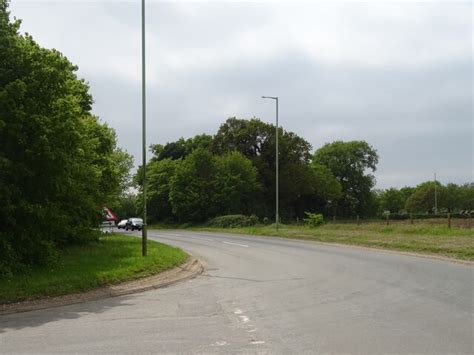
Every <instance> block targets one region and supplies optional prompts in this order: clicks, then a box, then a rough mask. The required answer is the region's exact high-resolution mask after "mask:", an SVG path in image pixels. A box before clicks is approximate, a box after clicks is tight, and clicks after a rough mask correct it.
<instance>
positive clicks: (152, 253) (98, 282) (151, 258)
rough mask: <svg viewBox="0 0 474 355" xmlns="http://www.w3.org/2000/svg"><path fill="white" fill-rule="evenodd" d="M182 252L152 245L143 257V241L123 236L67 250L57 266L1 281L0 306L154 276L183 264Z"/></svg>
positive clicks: (150, 242) (158, 244)
mask: <svg viewBox="0 0 474 355" xmlns="http://www.w3.org/2000/svg"><path fill="white" fill-rule="evenodd" d="M187 258H188V255H187V254H186V253H185V252H184V251H182V250H181V249H178V248H174V247H171V246H168V245H165V244H161V243H157V242H153V241H149V242H148V256H147V257H145V258H144V257H142V256H141V240H140V239H138V238H132V237H126V236H122V235H117V234H113V235H109V236H104V237H101V238H100V240H99V242H98V243H97V244H91V245H88V246H82V247H73V248H69V249H67V250H64V251H63V253H62V255H61V257H60V259H59V260H58V262H57V263H55V264H54V265H53V266H50V267H48V268H39V269H36V270H32V271H30V272H29V273H27V274H22V275H15V276H13V277H11V278H8V279H0V304H1V303H11V302H18V301H24V300H32V299H37V298H44V297H49V296H58V295H64V294H69V293H74V292H79V291H85V290H89V289H93V288H97V287H100V286H105V285H112V284H116V283H119V282H122V281H126V280H132V279H136V278H140V277H145V276H150V275H154V274H156V273H159V272H161V271H164V270H166V269H170V268H172V267H174V266H176V265H178V264H181V263H183V262H184V261H186V259H187Z"/></svg>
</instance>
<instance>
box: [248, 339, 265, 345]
mask: <svg viewBox="0 0 474 355" xmlns="http://www.w3.org/2000/svg"><path fill="white" fill-rule="evenodd" d="M250 344H253V345H257V344H265V342H264V341H263V340H254V341H251V342H250Z"/></svg>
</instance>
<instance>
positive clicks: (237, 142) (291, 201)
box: [211, 117, 313, 217]
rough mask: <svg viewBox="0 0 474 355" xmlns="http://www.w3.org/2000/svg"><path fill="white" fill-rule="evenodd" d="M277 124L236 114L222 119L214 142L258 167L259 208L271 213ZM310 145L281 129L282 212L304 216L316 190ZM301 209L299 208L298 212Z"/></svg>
mask: <svg viewBox="0 0 474 355" xmlns="http://www.w3.org/2000/svg"><path fill="white" fill-rule="evenodd" d="M275 131H276V129H275V126H274V125H271V124H268V123H265V122H262V121H260V120H258V119H251V120H242V119H237V118H235V117H233V118H229V119H227V121H226V122H225V123H223V124H222V125H221V126H220V128H219V130H218V132H217V134H216V135H215V136H214V139H213V141H212V144H211V149H212V151H213V152H214V153H216V154H219V155H221V154H224V153H226V152H229V151H235V150H236V151H238V152H240V153H242V154H243V155H244V156H245V157H247V158H248V159H250V160H251V161H252V163H253V165H254V166H255V167H256V168H257V172H258V175H257V179H258V183H259V185H260V186H262V191H261V197H260V198H259V201H260V203H259V206H258V211H259V214H260V215H272V214H273V213H274V206H275V184H276V179H275V164H276V159H275V143H276V139H275V138H276V137H275ZM310 149H311V145H310V144H309V143H308V142H307V141H305V140H304V139H303V138H301V137H299V136H297V135H296V134H294V133H292V132H286V131H284V130H283V129H281V128H280V129H279V168H280V169H279V170H280V174H279V191H280V212H281V213H280V214H281V215H282V216H288V217H289V216H294V215H295V214H296V213H299V214H300V215H301V216H303V207H301V204H303V203H304V199H305V198H306V197H307V196H308V194H310V193H311V192H312V190H313V187H312V186H311V184H312V180H311V177H312V176H311V172H310V170H309V167H308V166H307V164H308V162H309V158H310V153H309V151H310ZM297 211H299V212H297Z"/></svg>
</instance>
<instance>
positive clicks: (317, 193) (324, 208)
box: [305, 162, 342, 215]
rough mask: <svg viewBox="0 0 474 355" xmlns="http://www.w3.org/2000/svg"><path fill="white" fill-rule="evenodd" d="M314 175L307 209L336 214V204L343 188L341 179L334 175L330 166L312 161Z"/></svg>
mask: <svg viewBox="0 0 474 355" xmlns="http://www.w3.org/2000/svg"><path fill="white" fill-rule="evenodd" d="M311 171H312V175H313V178H312V179H313V182H312V183H311V186H313V189H314V190H313V191H312V194H311V195H310V201H309V203H307V204H306V206H305V211H314V212H319V213H324V214H326V215H333V214H334V212H335V211H334V204H336V203H337V201H338V200H339V198H340V197H341V194H342V188H341V184H340V183H339V181H338V180H337V179H336V178H335V177H334V175H333V174H332V172H331V170H329V168H328V167H326V166H324V165H321V164H317V163H315V162H312V163H311Z"/></svg>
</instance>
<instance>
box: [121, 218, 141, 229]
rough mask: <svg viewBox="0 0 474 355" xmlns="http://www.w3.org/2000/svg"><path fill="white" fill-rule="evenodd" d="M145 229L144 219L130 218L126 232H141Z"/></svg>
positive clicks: (126, 225)
mask: <svg viewBox="0 0 474 355" xmlns="http://www.w3.org/2000/svg"><path fill="white" fill-rule="evenodd" d="M142 228H143V219H141V218H129V219H128V221H127V223H126V224H125V230H126V231H128V230H132V231H134V230H138V231H141V230H142Z"/></svg>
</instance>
